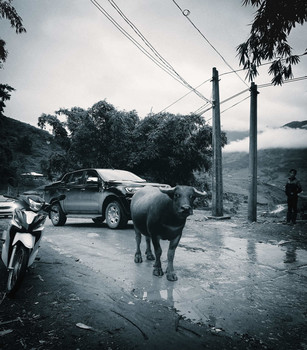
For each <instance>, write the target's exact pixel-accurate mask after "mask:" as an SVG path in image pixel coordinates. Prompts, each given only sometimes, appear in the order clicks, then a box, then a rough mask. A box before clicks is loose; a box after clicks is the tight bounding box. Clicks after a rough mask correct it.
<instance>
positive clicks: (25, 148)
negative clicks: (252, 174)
mask: <svg viewBox="0 0 307 350" xmlns="http://www.w3.org/2000/svg"><path fill="white" fill-rule="evenodd" d="M287 126H288V125H287ZM295 126H297V123H295ZM303 127H304V126H303ZM236 136H237V135H236ZM5 149H9V150H10V152H11V157H12V162H11V164H13V168H14V167H16V171H18V172H19V173H20V174H21V173H27V172H38V173H42V165H44V162H46V161H47V160H48V158H49V156H50V154H52V153H53V152H57V151H59V146H58V145H57V144H56V143H55V142H54V138H53V136H52V135H51V134H50V133H48V132H47V131H44V130H41V129H39V128H36V127H33V126H31V125H29V124H26V123H23V122H20V121H17V120H14V119H11V118H5V123H2V127H1V139H0V151H1V156H2V158H3V157H4V156H3V152H4V150H5ZM248 165H249V155H248V154H247V153H238V152H236V153H225V154H223V175H224V176H223V186H224V192H225V193H226V199H227V198H228V199H230V200H231V201H240V202H242V201H244V200H247V196H248V174H249V173H248ZM1 166H2V167H3V162H2V163H1ZM291 168H296V169H297V170H298V178H299V179H300V181H301V183H302V186H303V189H305V192H306V191H307V149H266V150H259V151H258V202H259V203H260V204H269V205H270V204H277V203H284V202H285V195H284V185H285V182H286V180H287V177H288V172H289V169H291ZM199 178H200V179H205V180H204V181H207V182H208V183H209V186H210V183H211V178H210V175H209V174H206V175H205V176H202V174H201V173H200V175H199ZM3 182H4V181H3V178H1V179H0V189H1V190H2V191H3V190H5V189H6V185H4V183H3ZM48 182H50V181H48V180H46V179H44V180H40V181H37V180H36V181H34V183H33V184H32V185H35V186H36V185H41V184H43V183H48Z"/></svg>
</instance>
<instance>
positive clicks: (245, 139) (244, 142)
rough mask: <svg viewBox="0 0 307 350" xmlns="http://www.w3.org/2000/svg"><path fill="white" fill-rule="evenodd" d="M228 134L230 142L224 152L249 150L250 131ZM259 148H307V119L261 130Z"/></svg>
mask: <svg viewBox="0 0 307 350" xmlns="http://www.w3.org/2000/svg"><path fill="white" fill-rule="evenodd" d="M226 135H227V139H228V144H227V145H226V146H225V147H224V150H223V151H224V153H226V152H227V153H229V152H248V151H249V131H240V132H237V131H226ZM257 148H258V150H262V149H274V148H281V149H307V120H305V121H302V122H298V121H294V122H290V123H287V124H285V125H283V126H282V127H280V128H274V129H273V128H267V129H265V130H262V131H259V132H258V135H257Z"/></svg>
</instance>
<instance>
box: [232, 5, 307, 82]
mask: <svg viewBox="0 0 307 350" xmlns="http://www.w3.org/2000/svg"><path fill="white" fill-rule="evenodd" d="M243 4H244V5H245V6H247V5H251V6H254V7H256V8H257V11H256V15H255V18H254V20H253V23H252V26H251V31H250V35H249V37H248V39H247V40H246V41H245V42H244V43H242V44H240V45H239V46H238V47H237V52H238V56H239V60H240V65H242V66H243V67H244V68H245V69H247V70H248V73H247V77H248V78H249V80H251V81H252V80H253V79H254V78H255V77H256V76H257V75H258V70H257V68H258V67H259V66H260V65H261V64H262V63H263V62H264V61H273V62H272V63H271V65H270V68H269V74H271V75H273V79H272V83H273V84H274V85H282V84H283V82H284V80H287V79H289V78H292V77H293V73H292V66H293V65H295V64H298V63H299V62H300V57H299V56H300V55H301V54H304V55H305V54H307V49H306V48H305V52H304V53H302V52H301V53H299V54H293V52H292V47H291V46H290V45H289V43H288V37H289V34H290V33H291V31H292V29H293V28H295V26H296V25H297V24H300V25H303V24H304V23H305V22H306V20H307V1H306V0H278V1H277V0H244V1H243Z"/></svg>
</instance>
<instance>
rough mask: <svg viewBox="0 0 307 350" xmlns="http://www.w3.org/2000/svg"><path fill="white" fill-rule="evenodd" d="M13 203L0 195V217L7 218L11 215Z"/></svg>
mask: <svg viewBox="0 0 307 350" xmlns="http://www.w3.org/2000/svg"><path fill="white" fill-rule="evenodd" d="M14 208H15V202H14V201H13V200H12V199H10V198H5V197H4V196H2V195H0V217H9V216H12V215H13V211H14Z"/></svg>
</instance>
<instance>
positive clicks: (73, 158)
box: [38, 100, 226, 185]
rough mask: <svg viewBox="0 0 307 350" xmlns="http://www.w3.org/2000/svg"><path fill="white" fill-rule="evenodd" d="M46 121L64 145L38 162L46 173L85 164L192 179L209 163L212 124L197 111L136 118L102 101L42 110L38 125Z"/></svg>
mask: <svg viewBox="0 0 307 350" xmlns="http://www.w3.org/2000/svg"><path fill="white" fill-rule="evenodd" d="M60 115H61V120H63V117H65V120H64V121H61V120H60V119H59V118H58V117H59V116H60ZM47 124H48V125H49V126H51V128H52V130H53V134H54V136H55V140H57V142H58V144H59V145H61V147H62V149H63V152H57V153H56V154H53V155H51V157H50V158H49V162H44V164H42V165H43V168H44V173H46V174H48V176H51V174H52V173H53V174H54V173H56V174H57V175H60V174H62V173H65V172H67V171H70V170H76V169H78V168H86V167H98V168H118V169H126V170H130V171H133V172H135V173H137V174H138V175H140V176H143V177H145V178H147V179H148V180H152V181H158V182H165V183H169V184H171V185H175V184H179V183H181V184H193V181H194V176H193V172H194V171H195V170H202V169H209V168H210V165H211V154H212V147H211V145H212V143H211V141H212V128H211V127H210V126H208V125H207V124H206V122H205V120H204V119H203V118H202V117H200V116H197V115H188V116H186V115H185V116H184V115H173V114H169V113H164V114H158V115H149V116H147V117H146V118H144V119H142V120H140V119H139V117H138V115H137V113H136V112H135V111H130V112H126V111H118V110H116V108H115V107H114V106H113V105H111V104H109V103H108V102H106V101H105V100H103V101H100V102H98V103H96V104H94V105H93V107H91V108H89V109H88V110H83V109H81V108H78V107H74V108H72V109H70V110H68V109H61V110H59V111H57V112H56V113H55V115H45V114H43V115H42V116H41V117H40V118H39V123H38V125H39V126H40V127H41V128H45V127H46V126H47ZM223 142H224V144H225V143H226V137H225V134H223Z"/></svg>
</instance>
